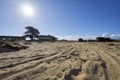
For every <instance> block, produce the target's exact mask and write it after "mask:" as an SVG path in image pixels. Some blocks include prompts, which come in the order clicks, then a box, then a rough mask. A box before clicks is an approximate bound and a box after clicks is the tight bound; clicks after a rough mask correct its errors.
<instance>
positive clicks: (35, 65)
mask: <svg viewBox="0 0 120 80" xmlns="http://www.w3.org/2000/svg"><path fill="white" fill-rule="evenodd" d="M72 49H73V47H68V48H67V49H66V48H65V49H64V50H63V52H60V53H58V54H54V55H51V56H49V57H46V58H43V59H40V61H39V59H34V60H31V61H29V62H27V63H23V64H25V65H27V64H28V66H27V67H25V68H23V69H22V70H20V71H16V72H10V73H8V74H9V76H10V77H8V76H4V77H3V78H5V77H8V78H5V79H8V80H9V79H12V78H13V77H16V76H20V75H22V74H25V73H26V71H28V70H29V71H30V70H32V69H33V68H36V67H37V66H39V65H40V64H41V61H42V62H46V61H49V60H52V59H54V58H55V57H58V56H59V55H61V54H63V53H66V52H69V51H71V50H72ZM35 61H37V62H36V63H35ZM31 62H33V63H34V65H30V64H29V63H31ZM23 64H19V65H20V66H21V65H23ZM19 65H17V66H19ZM17 66H14V67H17ZM12 68H13V67H12ZM25 70H26V71H25ZM22 71H25V73H24V72H22ZM36 71H37V70H36ZM33 72H34V71H33ZM1 75H2V74H1ZM5 75H6V74H5Z"/></svg>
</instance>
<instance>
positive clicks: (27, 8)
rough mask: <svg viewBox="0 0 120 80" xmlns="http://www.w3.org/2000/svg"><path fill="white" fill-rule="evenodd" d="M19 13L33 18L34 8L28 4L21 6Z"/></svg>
mask: <svg viewBox="0 0 120 80" xmlns="http://www.w3.org/2000/svg"><path fill="white" fill-rule="evenodd" d="M21 12H22V13H23V15H24V16H26V17H33V16H34V15H35V11H34V7H33V6H32V5H29V4H23V5H22V6H21Z"/></svg>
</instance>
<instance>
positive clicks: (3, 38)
mask: <svg viewBox="0 0 120 80" xmlns="http://www.w3.org/2000/svg"><path fill="white" fill-rule="evenodd" d="M0 40H3V41H10V40H25V38H24V37H22V36H0Z"/></svg>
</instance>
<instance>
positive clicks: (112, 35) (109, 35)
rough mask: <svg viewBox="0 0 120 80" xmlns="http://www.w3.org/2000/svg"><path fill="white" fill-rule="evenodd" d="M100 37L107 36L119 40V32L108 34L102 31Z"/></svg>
mask: <svg viewBox="0 0 120 80" xmlns="http://www.w3.org/2000/svg"><path fill="white" fill-rule="evenodd" d="M101 37H108V38H111V39H117V40H120V34H109V33H104V34H102V36H101Z"/></svg>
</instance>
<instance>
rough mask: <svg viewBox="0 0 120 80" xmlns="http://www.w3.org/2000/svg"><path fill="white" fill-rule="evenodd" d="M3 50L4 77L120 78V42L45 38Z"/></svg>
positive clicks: (26, 79)
mask: <svg viewBox="0 0 120 80" xmlns="http://www.w3.org/2000/svg"><path fill="white" fill-rule="evenodd" d="M28 46H29V48H27V49H25V50H20V51H16V52H4V53H0V80H120V43H119V42H112V43H105V42H102V43H99V42H98V43H97V42H88V43H87V42H86V43H84V42H82V43H81V42H54V43H52V42H43V43H35V42H34V43H32V44H30V45H28Z"/></svg>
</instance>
